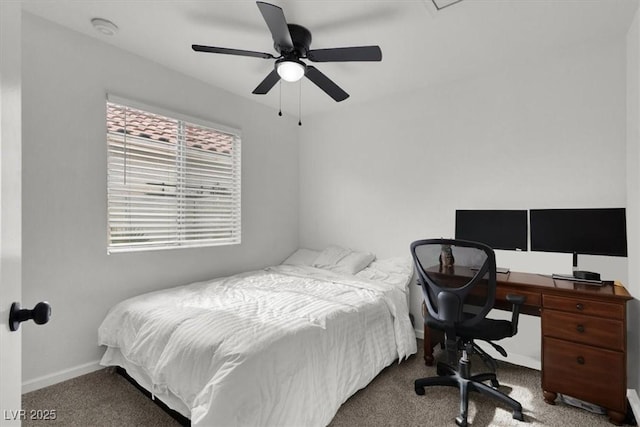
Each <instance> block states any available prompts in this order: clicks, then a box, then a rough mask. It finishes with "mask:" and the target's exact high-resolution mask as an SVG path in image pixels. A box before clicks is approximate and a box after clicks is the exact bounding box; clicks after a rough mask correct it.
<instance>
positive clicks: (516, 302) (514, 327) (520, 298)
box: [507, 294, 527, 336]
mask: <svg viewBox="0 0 640 427" xmlns="http://www.w3.org/2000/svg"><path fill="white" fill-rule="evenodd" d="M526 300H527V297H526V296H524V295H514V294H508V295H507V301H509V302H510V303H511V304H513V310H512V315H511V336H514V335H515V334H517V333H518V317H519V315H520V306H521V305H522V304H524V302H525V301H526Z"/></svg>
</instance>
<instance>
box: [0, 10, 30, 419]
mask: <svg viewBox="0 0 640 427" xmlns="http://www.w3.org/2000/svg"><path fill="white" fill-rule="evenodd" d="M21 26H22V6H21V2H18V1H0V425H3V426H5V425H6V426H19V425H21V420H22V419H24V416H25V414H24V412H23V411H22V402H21V395H22V335H21V333H20V330H18V331H16V332H11V331H10V329H9V310H10V308H11V304H12V303H13V302H14V301H20V299H21V296H22V282H21V275H22V81H21V64H22V52H21V39H22V37H21V32H22V29H21Z"/></svg>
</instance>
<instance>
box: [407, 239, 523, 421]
mask: <svg viewBox="0 0 640 427" xmlns="http://www.w3.org/2000/svg"><path fill="white" fill-rule="evenodd" d="M411 255H412V256H413V260H414V263H415V267H416V271H417V277H418V283H419V284H420V285H421V286H422V292H423V295H424V301H425V305H426V306H427V316H426V318H425V323H426V324H427V325H428V326H429V327H430V328H433V329H438V330H442V331H444V333H445V348H446V351H447V360H448V363H443V362H438V365H437V373H438V376H437V377H430V378H421V379H418V380H416V381H415V391H416V393H417V394H419V395H424V394H425V389H424V388H425V387H428V386H452V387H457V388H459V389H460V415H459V416H458V417H457V418H456V424H457V425H459V426H463V427H464V426H466V425H467V413H468V406H469V392H470V391H477V392H479V393H481V394H484V395H487V396H490V397H493V398H495V399H497V400H499V401H500V402H502V403H504V404H505V405H507V406H508V407H510V408H511V409H512V411H513V418H515V419H517V420H520V421H523V420H524V418H523V416H522V405H520V403H518V402H517V401H516V400H514V399H512V398H511V397H509V396H507V395H505V394H503V393H502V392H500V391H499V390H498V387H499V383H498V380H497V378H496V374H495V370H496V362H495V360H494V359H493V358H492V357H491V356H489V355H488V354H487V353H486V352H485V351H483V350H482V349H481V348H480V347H478V346H477V345H476V344H475V343H474V340H482V341H487V342H489V343H490V344H491V345H492V346H493V347H494V348H495V349H496V350H497V351H498V352H500V354H502V355H503V356H505V357H506V355H507V353H506V352H505V351H504V349H503V348H502V347H500V346H498V345H496V344H494V343H493V342H492V341H495V340H500V339H503V338H506V337H511V336H513V335H515V334H516V332H517V329H518V314H519V312H520V305H522V303H524V301H525V297H523V296H516V295H507V301H509V302H511V303H512V304H513V315H512V319H511V321H508V320H493V319H487V318H486V317H485V316H486V315H487V313H488V312H489V311H490V310H491V309H492V308H493V304H494V301H495V294H496V259H495V254H494V252H493V249H491V248H490V247H489V246H487V245H484V244H482V243H478V242H469V241H465V240H450V239H430V240H419V241H416V242H413V243H412V244H411ZM460 352H462V355H461V357H460V359H459V360H457V359H458V354H459V353H460ZM474 353H477V354H478V355H479V356H480V357H481V358H482V360H483V361H484V363H485V364H486V365H487V366H488V367H489V368H490V369H491V372H486V373H480V374H476V375H471V362H470V359H469V358H470V356H471V355H472V354H474ZM456 362H457V368H456ZM485 381H489V382H490V383H491V386H489V385H488V384H485V383H484V382H485Z"/></svg>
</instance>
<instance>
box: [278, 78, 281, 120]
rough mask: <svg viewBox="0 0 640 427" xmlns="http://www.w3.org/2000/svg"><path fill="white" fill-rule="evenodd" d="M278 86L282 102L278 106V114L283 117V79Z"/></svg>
mask: <svg viewBox="0 0 640 427" xmlns="http://www.w3.org/2000/svg"><path fill="white" fill-rule="evenodd" d="M278 88H279V89H280V104H279V106H278V115H279V116H280V117H282V80H280V81H279V82H278Z"/></svg>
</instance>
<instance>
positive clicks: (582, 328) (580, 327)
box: [576, 325, 584, 333]
mask: <svg viewBox="0 0 640 427" xmlns="http://www.w3.org/2000/svg"><path fill="white" fill-rule="evenodd" d="M576 330H577V331H578V332H580V333H583V332H584V326H583V325H578V326H577V327H576Z"/></svg>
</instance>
